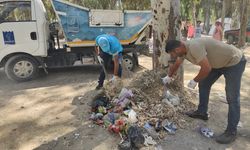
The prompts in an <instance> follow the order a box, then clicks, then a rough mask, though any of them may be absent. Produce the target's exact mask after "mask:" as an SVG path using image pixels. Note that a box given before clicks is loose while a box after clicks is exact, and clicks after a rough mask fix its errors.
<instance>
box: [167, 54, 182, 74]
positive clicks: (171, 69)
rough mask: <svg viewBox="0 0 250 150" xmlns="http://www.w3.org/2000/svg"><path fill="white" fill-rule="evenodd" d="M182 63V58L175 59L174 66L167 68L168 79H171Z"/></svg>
mask: <svg viewBox="0 0 250 150" xmlns="http://www.w3.org/2000/svg"><path fill="white" fill-rule="evenodd" d="M183 61H184V59H183V58H180V57H177V59H176V61H175V63H174V65H172V66H170V68H169V72H168V76H169V77H172V76H173V75H174V74H175V73H176V71H177V70H178V68H179V67H180V65H181V64H182V63H183Z"/></svg>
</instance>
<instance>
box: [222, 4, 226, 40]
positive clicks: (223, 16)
mask: <svg viewBox="0 0 250 150" xmlns="http://www.w3.org/2000/svg"><path fill="white" fill-rule="evenodd" d="M226 3H227V2H226V0H223V2H222V12H221V25H222V39H223V37H224V22H225V15H226Z"/></svg>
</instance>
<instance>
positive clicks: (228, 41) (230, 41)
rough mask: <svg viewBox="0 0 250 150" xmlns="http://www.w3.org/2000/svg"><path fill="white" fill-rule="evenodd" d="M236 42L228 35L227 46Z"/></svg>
mask: <svg viewBox="0 0 250 150" xmlns="http://www.w3.org/2000/svg"><path fill="white" fill-rule="evenodd" d="M234 42H235V41H234V36H233V35H228V37H227V44H233V43H234Z"/></svg>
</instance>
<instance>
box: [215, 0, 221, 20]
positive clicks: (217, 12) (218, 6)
mask: <svg viewBox="0 0 250 150" xmlns="http://www.w3.org/2000/svg"><path fill="white" fill-rule="evenodd" d="M221 10H222V3H221V2H220V1H217V2H215V9H214V11H215V12H214V13H215V17H216V19H219V18H220V16H221Z"/></svg>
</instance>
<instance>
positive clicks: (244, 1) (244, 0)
mask: <svg viewBox="0 0 250 150" xmlns="http://www.w3.org/2000/svg"><path fill="white" fill-rule="evenodd" d="M240 3H241V7H240V10H241V15H240V35H239V42H238V46H239V47H243V46H245V44H246V29H247V23H248V21H247V20H248V18H247V17H248V11H247V8H248V0H241V2H240Z"/></svg>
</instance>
